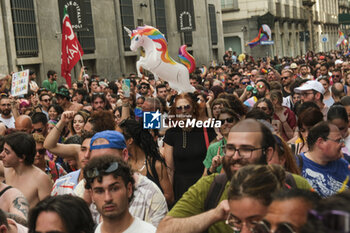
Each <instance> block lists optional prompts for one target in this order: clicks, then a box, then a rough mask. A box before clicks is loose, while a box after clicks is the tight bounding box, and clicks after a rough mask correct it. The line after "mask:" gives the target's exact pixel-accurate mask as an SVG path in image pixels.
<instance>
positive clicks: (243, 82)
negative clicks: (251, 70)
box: [239, 76, 250, 89]
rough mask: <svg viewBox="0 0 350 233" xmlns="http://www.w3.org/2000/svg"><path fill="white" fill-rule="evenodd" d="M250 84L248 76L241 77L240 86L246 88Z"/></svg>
mask: <svg viewBox="0 0 350 233" xmlns="http://www.w3.org/2000/svg"><path fill="white" fill-rule="evenodd" d="M248 85H250V79H249V78H248V77H246V76H245V77H242V78H241V81H240V84H239V87H240V88H242V89H244V88H246V87H247V86H248Z"/></svg>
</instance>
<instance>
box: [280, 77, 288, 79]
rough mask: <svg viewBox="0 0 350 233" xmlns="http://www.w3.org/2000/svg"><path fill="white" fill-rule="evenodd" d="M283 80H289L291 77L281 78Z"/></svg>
mask: <svg viewBox="0 0 350 233" xmlns="http://www.w3.org/2000/svg"><path fill="white" fill-rule="evenodd" d="M281 79H282V80H286V79H289V77H281Z"/></svg>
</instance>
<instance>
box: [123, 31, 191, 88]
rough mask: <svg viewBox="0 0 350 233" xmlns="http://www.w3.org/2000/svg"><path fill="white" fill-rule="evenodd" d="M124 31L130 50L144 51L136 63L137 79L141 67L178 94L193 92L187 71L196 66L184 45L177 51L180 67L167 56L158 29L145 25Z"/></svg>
mask: <svg viewBox="0 0 350 233" xmlns="http://www.w3.org/2000/svg"><path fill="white" fill-rule="evenodd" d="M124 29H125V31H126V32H127V33H128V35H129V37H130V39H131V45H130V49H131V50H132V51H136V50H137V49H138V48H139V47H143V49H144V50H145V55H144V56H143V57H140V59H139V60H138V61H137V62H136V68H137V74H138V76H139V77H142V75H141V72H140V68H141V67H142V68H144V69H146V70H149V71H150V72H152V73H153V75H154V77H155V79H156V80H158V77H160V78H161V79H163V80H164V81H167V82H168V83H169V86H170V87H171V88H173V89H175V90H176V91H178V92H179V93H181V92H194V91H195V88H194V87H193V86H192V85H191V84H190V80H189V71H193V70H194V69H195V67H196V65H195V60H194V58H193V57H192V56H191V55H190V54H189V53H188V52H187V50H186V45H184V46H182V47H181V48H180V50H179V57H180V61H181V62H182V63H183V64H184V65H182V64H180V63H178V62H176V61H174V60H173V59H172V58H171V57H170V56H169V54H168V43H167V41H166V39H165V37H164V35H163V34H162V33H161V32H160V31H159V30H158V29H156V28H154V27H151V26H147V25H145V26H143V27H137V28H136V29H135V30H133V31H131V30H130V29H128V28H126V27H124Z"/></svg>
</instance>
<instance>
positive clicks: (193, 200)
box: [168, 173, 312, 233]
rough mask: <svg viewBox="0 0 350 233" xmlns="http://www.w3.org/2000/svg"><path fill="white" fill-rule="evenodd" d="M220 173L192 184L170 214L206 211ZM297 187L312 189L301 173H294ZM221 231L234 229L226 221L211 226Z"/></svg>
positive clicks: (178, 215) (215, 232)
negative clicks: (210, 189)
mask: <svg viewBox="0 0 350 233" xmlns="http://www.w3.org/2000/svg"><path fill="white" fill-rule="evenodd" d="M217 175H218V174H217V173H215V174H212V175H210V176H203V177H202V178H200V179H199V180H198V181H197V183H195V184H194V185H192V186H191V187H190V188H189V189H188V191H187V192H185V193H184V195H183V196H182V197H181V199H180V200H179V201H178V202H177V203H176V205H175V206H174V207H173V208H172V209H171V210H170V212H169V213H168V216H172V217H175V218H186V217H191V216H194V215H198V214H201V213H203V212H204V204H205V200H206V198H207V196H208V192H209V188H210V185H211V183H212V182H213V181H214V178H215V176H217ZM292 175H293V177H294V179H295V183H296V185H297V188H299V189H306V190H311V189H312V188H311V186H310V184H309V183H308V182H307V180H306V179H305V178H303V177H301V176H299V175H295V174H292ZM229 186H230V182H227V184H226V186H225V190H224V192H223V194H222V196H221V198H220V201H219V203H220V202H221V201H223V200H226V199H227V190H228V188H229ZM219 232H223V233H225V232H230V233H231V232H232V229H231V228H230V227H229V226H227V225H226V224H225V221H219V222H217V223H215V224H213V225H211V226H210V227H209V233H219Z"/></svg>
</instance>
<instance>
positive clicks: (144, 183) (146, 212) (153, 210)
mask: <svg viewBox="0 0 350 233" xmlns="http://www.w3.org/2000/svg"><path fill="white" fill-rule="evenodd" d="M90 150H91V153H90V154H91V158H92V159H93V158H99V157H101V156H103V155H106V154H112V155H113V156H114V157H117V158H120V159H122V160H124V161H128V158H129V153H128V149H127V148H126V142H125V139H124V136H123V135H122V134H121V133H119V132H117V131H114V130H106V131H102V132H99V133H96V134H95V135H94V136H93V137H92V139H91V142H90ZM133 177H134V179H135V192H134V198H133V200H132V201H131V203H130V206H129V210H130V212H131V214H132V215H133V216H134V217H139V218H140V219H142V220H144V221H146V222H148V223H151V224H152V225H154V226H158V224H159V222H160V220H162V219H163V218H164V216H165V215H166V213H167V212H168V208H167V204H166V200H165V197H164V195H163V194H162V192H161V191H160V189H159V188H158V186H157V185H156V184H155V183H153V182H152V181H151V180H149V179H148V178H147V177H146V176H143V175H141V174H140V173H134V174H133Z"/></svg>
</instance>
